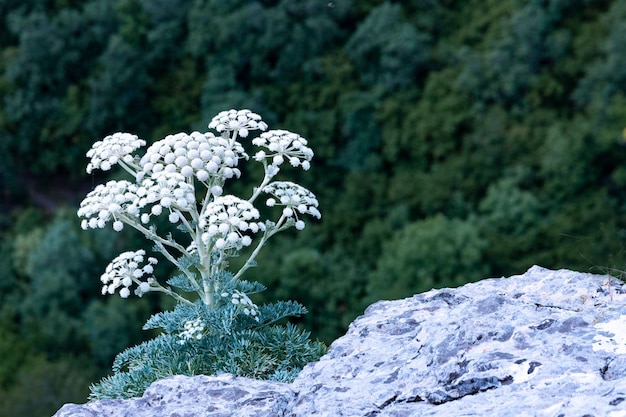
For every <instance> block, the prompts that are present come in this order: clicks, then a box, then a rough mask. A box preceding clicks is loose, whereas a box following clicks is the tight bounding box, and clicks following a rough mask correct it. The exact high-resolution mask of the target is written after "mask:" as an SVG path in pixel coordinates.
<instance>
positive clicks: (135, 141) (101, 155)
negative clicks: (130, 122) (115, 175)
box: [87, 132, 146, 174]
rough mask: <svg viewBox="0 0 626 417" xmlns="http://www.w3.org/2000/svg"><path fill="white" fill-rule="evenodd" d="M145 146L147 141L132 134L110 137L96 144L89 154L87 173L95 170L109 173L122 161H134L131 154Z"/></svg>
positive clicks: (115, 134)
mask: <svg viewBox="0 0 626 417" xmlns="http://www.w3.org/2000/svg"><path fill="white" fill-rule="evenodd" d="M145 145H146V141H145V140H143V139H139V138H138V137H137V135H131V134H130V133H120V132H118V133H114V134H113V135H109V136H107V137H105V138H104V139H102V140H100V141H97V142H95V143H94V144H93V145H92V146H91V149H90V150H89V151H88V152H87V157H88V158H90V161H89V163H88V164H87V173H88V174H91V172H92V171H93V170H94V169H101V170H103V171H108V170H110V169H111V167H112V166H113V165H115V164H117V163H118V162H119V161H120V160H126V161H127V162H129V161H132V160H133V159H134V157H133V156H132V155H131V153H132V152H134V151H135V150H137V149H138V148H140V147H142V146H145Z"/></svg>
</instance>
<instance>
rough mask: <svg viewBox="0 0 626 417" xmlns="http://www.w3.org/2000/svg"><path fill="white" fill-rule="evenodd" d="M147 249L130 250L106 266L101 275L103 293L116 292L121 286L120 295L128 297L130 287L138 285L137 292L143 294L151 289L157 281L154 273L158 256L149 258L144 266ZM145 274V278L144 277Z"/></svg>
mask: <svg viewBox="0 0 626 417" xmlns="http://www.w3.org/2000/svg"><path fill="white" fill-rule="evenodd" d="M145 256H146V251H145V250H143V249H140V250H138V251H128V252H124V253H121V254H120V255H118V256H117V257H116V258H115V259H113V260H112V261H111V263H110V264H109V265H108V266H107V267H106V270H105V272H104V274H102V276H101V277H100V281H102V284H104V285H103V286H102V294H114V293H115V290H117V289H118V288H120V287H121V289H120V291H119V293H120V297H122V298H128V296H129V295H130V287H131V286H132V285H133V284H136V285H137V288H136V289H135V294H137V295H139V296H141V295H143V294H144V293H146V292H148V291H150V286H151V284H152V283H153V282H154V281H155V280H154V277H153V276H152V273H153V272H154V265H156V264H157V260H156V258H152V257H149V258H147V263H146V264H145V265H143V266H141V264H142V263H143V262H144V258H145ZM144 276H145V279H143V278H144Z"/></svg>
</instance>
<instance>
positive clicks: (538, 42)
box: [0, 0, 626, 417]
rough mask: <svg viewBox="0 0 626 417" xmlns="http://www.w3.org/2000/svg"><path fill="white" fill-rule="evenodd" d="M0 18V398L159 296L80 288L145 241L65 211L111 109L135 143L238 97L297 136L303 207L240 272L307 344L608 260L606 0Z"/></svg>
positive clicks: (298, 0) (615, 100)
mask: <svg viewBox="0 0 626 417" xmlns="http://www.w3.org/2000/svg"><path fill="white" fill-rule="evenodd" d="M0 16H2V17H3V19H4V23H5V24H3V25H0V50H1V54H0V95H1V97H2V102H1V107H0V182H1V184H2V187H1V191H0V192H1V200H0V204H1V208H2V210H0V233H1V240H0V357H1V358H2V359H1V360H0V404H2V408H1V409H0V417H7V416H39V415H42V416H43V415H50V414H52V413H53V412H54V411H56V409H58V408H59V407H60V406H61V405H62V404H63V403H65V402H69V401H72V402H84V401H85V399H86V395H87V392H88V385H89V383H90V382H92V381H96V380H97V379H99V377H100V376H102V375H103V374H105V373H106V372H107V371H108V369H109V367H110V364H111V362H112V359H113V357H114V355H115V354H116V353H118V352H120V351H121V350H122V349H123V348H125V347H126V346H129V345H132V344H135V343H137V342H138V341H139V340H141V338H142V337H146V335H142V334H141V333H142V332H141V331H140V330H139V329H140V328H141V326H142V324H143V323H144V322H145V320H146V319H147V317H148V316H149V315H150V313H151V311H154V310H155V309H156V308H168V305H162V303H164V301H162V300H159V299H158V297H156V296H153V295H151V296H150V297H145V298H143V299H134V300H124V301H123V302H122V300H120V299H119V297H109V298H104V297H102V296H100V285H99V280H98V278H99V276H100V274H101V273H102V271H103V270H104V267H105V266H106V264H107V263H108V262H109V261H110V260H111V259H112V258H113V257H114V256H115V255H117V254H118V253H119V252H120V251H122V250H130V249H138V248H139V247H141V245H142V244H143V242H142V241H141V240H140V239H139V238H138V236H134V235H132V233H128V231H126V230H125V231H124V233H121V234H116V233H115V232H113V231H110V230H102V231H96V232H94V231H90V232H83V231H81V230H80V228H79V221H78V219H77V217H76V215H75V211H76V209H77V207H78V204H79V202H80V200H81V199H82V197H83V196H84V195H85V194H86V192H87V191H89V190H90V189H91V188H92V187H93V185H94V184H97V183H99V182H100V181H101V180H103V179H105V178H106V176H104V175H102V174H101V173H98V174H96V175H95V176H88V175H87V174H86V173H85V171H84V168H85V164H86V158H85V157H84V154H85V152H86V151H87V150H88V149H89V147H90V145H91V143H93V142H94V141H95V140H98V139H100V138H102V137H103V136H105V135H107V134H110V133H113V132H115V131H128V132H132V133H137V134H139V135H140V136H141V137H142V138H144V139H146V140H148V141H149V142H150V141H151V140H156V139H160V138H161V137H163V136H164V135H166V134H168V133H175V132H178V131H190V130H201V131H206V129H207V128H206V125H207V124H208V122H209V120H210V119H211V117H212V116H213V115H215V114H216V113H217V112H218V111H220V110H225V109H229V108H249V109H252V110H253V111H255V112H258V113H260V114H261V115H263V116H264V119H265V120H266V121H267V122H268V124H269V125H270V127H271V128H280V129H288V130H292V131H295V132H298V133H300V134H301V135H303V136H304V137H306V138H307V139H308V140H309V143H310V145H311V147H312V148H313V149H314V150H315V151H316V158H315V159H314V163H313V167H312V169H311V171H309V172H307V173H305V174H303V173H299V172H294V175H296V176H298V177H297V180H298V181H300V183H302V184H303V185H305V186H306V187H308V188H309V189H311V190H312V191H313V192H315V193H316V194H317V196H318V198H319V200H320V209H321V211H322V216H323V217H322V221H320V222H317V223H315V222H309V224H308V226H307V228H306V229H305V230H304V231H303V232H301V233H293V234H291V235H282V236H280V237H278V238H277V239H276V240H275V241H274V242H272V243H271V244H270V247H269V248H267V249H266V250H265V251H264V253H263V254H262V256H261V257H260V258H259V266H258V268H256V269H255V270H253V271H252V274H251V275H248V276H247V278H248V279H252V280H258V281H260V282H262V283H264V284H265V285H267V286H268V287H269V288H270V290H269V291H268V292H267V293H266V294H265V297H266V298H268V299H296V300H298V301H300V302H302V303H303V304H304V305H305V306H307V307H308V308H309V310H310V314H309V315H308V316H307V317H305V318H304V320H303V321H302V323H301V325H303V326H306V327H307V328H309V329H310V330H311V331H312V333H313V336H314V337H317V338H320V339H322V340H324V341H326V342H331V341H332V340H333V339H335V338H336V337H338V336H340V335H341V334H342V333H343V332H344V331H345V329H346V327H347V325H348V324H349V323H350V322H351V321H352V320H353V319H354V318H355V317H356V316H357V315H358V314H360V313H361V312H362V311H363V309H364V308H365V307H366V306H367V305H368V304H369V303H371V302H373V301H376V300H379V299H390V298H401V297H406V296H409V295H411V294H414V293H416V292H421V291H425V290H428V289H431V288H433V287H442V286H457V285H461V284H463V283H466V282H469V281H473V280H477V279H481V278H484V277H488V276H503V275H507V276H508V275H514V274H519V273H523V272H524V271H525V270H526V269H527V268H528V267H530V266H532V265H533V264H538V265H541V266H544V267H548V268H561V267H566V268H570V269H574V270H580V271H593V272H604V271H605V269H604V268H617V269H621V268H623V248H624V246H623V243H624V233H623V230H624V229H626V225H625V222H626V220H625V216H624V214H625V211H626V164H625V162H626V149H625V148H624V145H625V142H624V140H623V138H622V129H623V127H624V125H626V50H625V49H624V45H626V1H624V0H463V1H460V0H457V1H455V0H413V1H410V2H407V1H405V2H400V1H398V2H393V1H382V0H353V1H350V0H335V1H327V0H263V1H262V0H257V1H253V0H229V1H223V0H116V1H111V0H83V1H79V0H29V1H23V0H0ZM245 175H247V176H248V178H249V182H247V183H246V181H248V180H246V179H244V181H243V184H238V185H237V186H236V187H237V188H236V190H235V191H243V192H244V193H246V194H247V193H248V192H249V191H248V189H247V188H246V187H247V185H249V184H253V183H254V179H253V178H252V177H253V176H254V173H253V172H249V173H245ZM245 175H244V177H245ZM231 191H232V190H231ZM146 249H148V250H149V249H150V248H149V247H148V248H146ZM159 273H160V274H162V275H167V274H168V273H170V271H168V270H167V269H163V270H162V271H160V272H159ZM258 301H261V300H258Z"/></svg>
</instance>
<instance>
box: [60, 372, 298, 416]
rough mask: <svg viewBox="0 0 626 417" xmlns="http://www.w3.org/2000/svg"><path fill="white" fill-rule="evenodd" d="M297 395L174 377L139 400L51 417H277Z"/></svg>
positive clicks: (223, 380)
mask: <svg viewBox="0 0 626 417" xmlns="http://www.w3.org/2000/svg"><path fill="white" fill-rule="evenodd" d="M295 397H296V394H295V392H294V391H292V390H291V389H289V386H288V385H287V384H280V383H276V382H270V381H258V380H254V379H249V378H235V377H234V376H232V375H230V374H222V375H218V376H211V377H209V376H204V375H200V376H196V377H188V376H182V375H178V376H173V377H170V378H165V379H162V380H159V381H156V382H155V383H153V384H152V385H150V387H149V388H148V389H147V390H146V392H145V393H144V395H143V396H142V397H141V398H131V399H127V400H101V401H93V402H90V403H87V404H84V405H76V404H66V405H64V406H63V407H62V408H61V409H60V410H59V411H57V413H56V414H55V415H54V417H100V416H114V417H160V416H164V417H165V416H167V417H202V416H211V417H229V416H242V417H247V416H249V417H276V416H281V415H283V413H284V410H286V409H287V408H288V407H289V404H290V403H291V402H293V400H294V399H295Z"/></svg>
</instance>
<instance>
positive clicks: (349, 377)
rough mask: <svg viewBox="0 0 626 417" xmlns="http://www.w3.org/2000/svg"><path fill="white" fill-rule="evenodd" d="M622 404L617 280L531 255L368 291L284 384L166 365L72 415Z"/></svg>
mask: <svg viewBox="0 0 626 417" xmlns="http://www.w3.org/2000/svg"><path fill="white" fill-rule="evenodd" d="M131 415H132V416H136V417H142V416H168V417H175V416H180V417H183V416H192V415H193V416H206V417H209V416H227V415H228V416H231V415H232V416H248V415H250V416H251V415H255V416H270V415H272V416H294V417H298V416H329V417H330V416H332V417H339V416H351V417H357V416H377V417H387V416H388V417H391V416H454V417H459V416H499V417H503V416H515V417H520V416H521V417H523V416H554V417H557V416H563V417H566V416H567V417H569V416H577V417H580V416H595V417H600V416H608V417H625V416H626V285H624V284H623V283H622V282H620V281H618V280H616V279H613V278H609V277H607V276H600V275H593V274H583V273H577V272H572V271H568V270H559V271H551V270H547V269H544V268H540V267H533V268H531V269H530V270H528V271H527V272H526V273H525V274H524V275H519V276H514V277H510V278H499V279H487V280H483V281H480V282H477V283H472V284H467V285H465V286H463V287H460V288H457V289H441V290H432V291H429V292H426V293H423V294H418V295H415V296H413V297H411V298H407V299H404V300H398V301H380V302H377V303H375V304H373V305H372V306H370V307H369V308H368V309H367V310H366V311H365V314H364V315H363V316H361V317H359V318H357V319H356V320H355V321H354V322H353V323H352V324H351V325H350V328H349V329H348V332H347V333H346V335H345V336H343V337H341V338H339V339H337V340H336V341H335V342H334V343H333V344H332V346H331V349H330V350H329V352H328V354H327V355H325V356H324V357H323V358H321V360H320V361H318V362H315V363H312V364H309V365H308V366H307V367H306V368H305V369H304V370H303V371H302V372H301V373H300V375H299V376H298V378H297V379H296V380H295V381H294V383H292V384H289V385H286V384H280V383H275V382H268V381H253V380H249V379H245V378H234V377H232V376H225V375H220V376H216V377H205V376H201V377H195V378H190V377H180V376H179V377H172V378H168V379H165V380H162V381H158V382H156V383H155V384H153V385H152V386H151V387H150V389H149V390H148V391H147V392H146V393H145V395H144V396H143V397H142V398H141V399H132V400H126V401H122V400H116V401H98V402H92V403H87V404H85V405H65V406H64V407H63V408H62V409H61V410H59V412H57V414H55V417H70V416H72V417H78V416H80V417H82V416H131Z"/></svg>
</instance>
